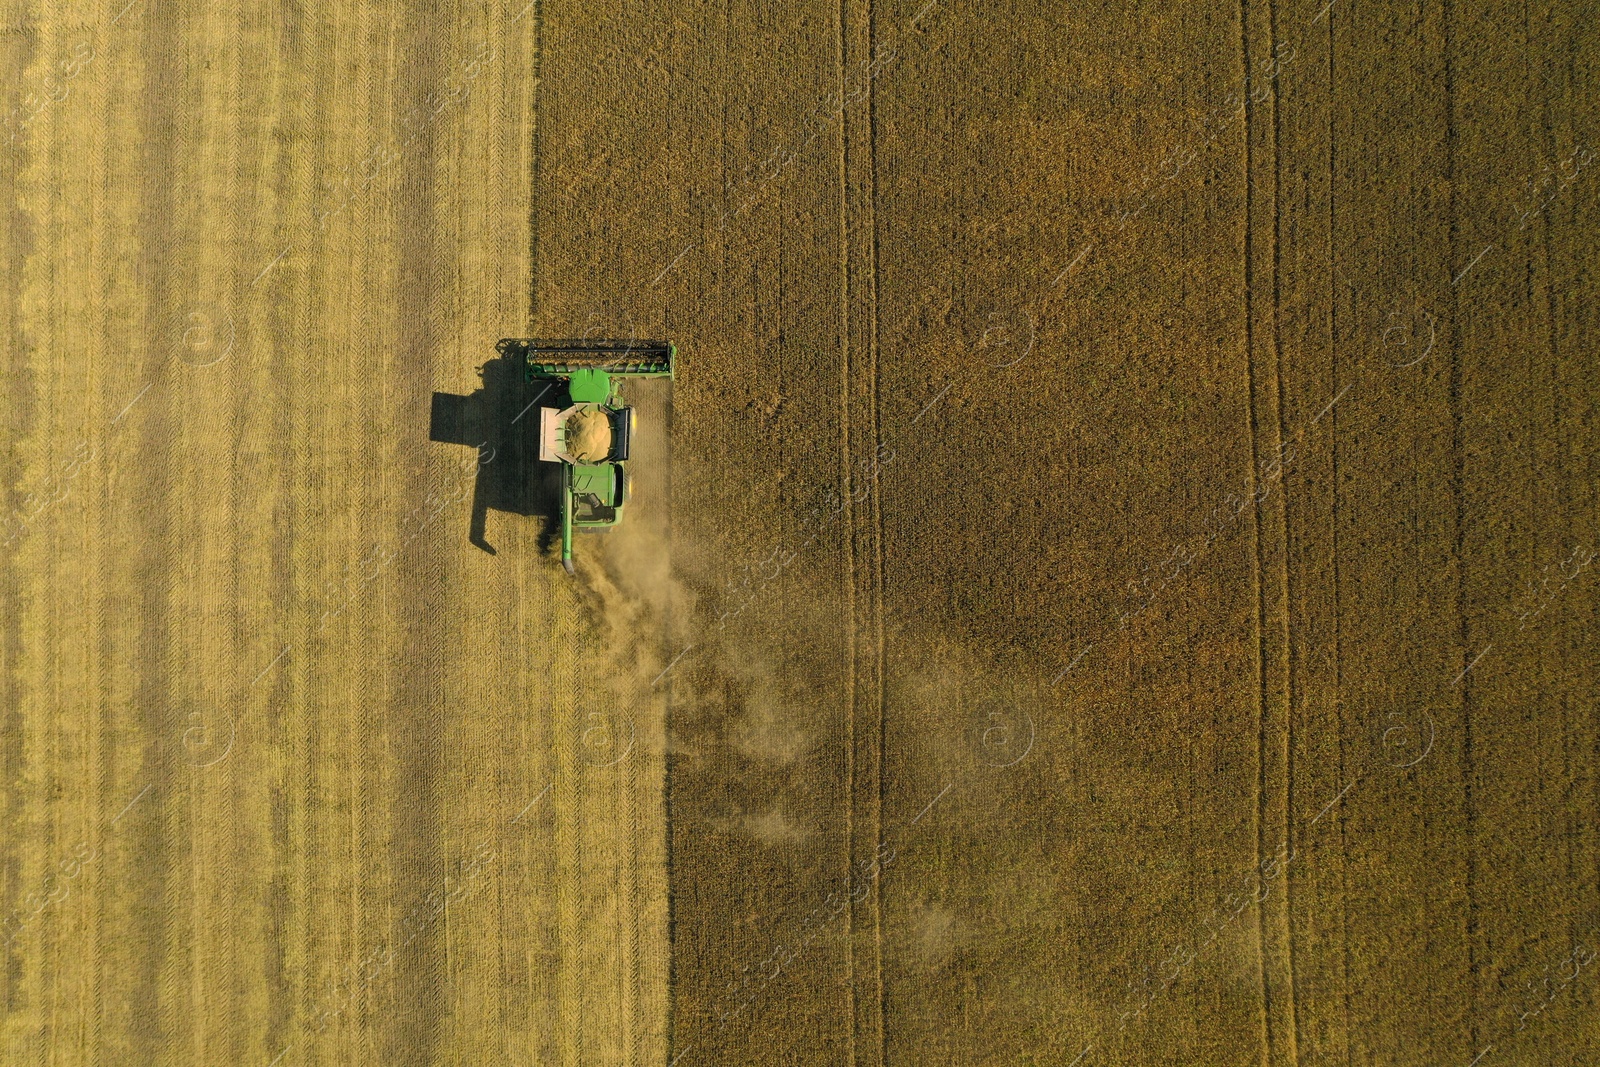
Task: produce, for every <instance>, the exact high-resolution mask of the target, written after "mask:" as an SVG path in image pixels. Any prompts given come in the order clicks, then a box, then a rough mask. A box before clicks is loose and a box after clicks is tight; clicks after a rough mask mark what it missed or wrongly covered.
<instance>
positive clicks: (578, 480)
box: [496, 337, 678, 574]
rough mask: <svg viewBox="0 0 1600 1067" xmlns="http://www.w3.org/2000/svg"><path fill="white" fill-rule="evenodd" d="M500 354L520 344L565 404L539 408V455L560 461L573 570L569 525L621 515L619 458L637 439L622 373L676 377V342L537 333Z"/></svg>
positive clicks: (589, 525) (534, 378)
mask: <svg viewBox="0 0 1600 1067" xmlns="http://www.w3.org/2000/svg"><path fill="white" fill-rule="evenodd" d="M496 347H497V348H498V349H499V350H500V353H501V355H513V354H514V353H517V352H520V353H521V355H522V361H523V366H524V367H525V368H526V369H527V381H528V383H529V384H530V385H535V384H538V383H540V382H544V383H546V384H545V392H544V393H543V394H541V398H542V397H544V396H551V398H552V399H553V400H555V401H557V402H559V403H560V405H561V406H560V407H540V408H539V459H540V460H542V461H544V462H546V463H550V462H557V461H559V462H560V464H561V565H562V566H564V567H566V568H567V573H568V574H571V573H572V531H573V529H574V528H577V529H579V530H606V529H610V528H611V527H613V526H615V525H616V524H617V523H618V522H620V521H621V520H622V507H623V505H624V504H626V503H627V501H628V479H627V474H626V472H625V471H624V470H623V467H622V464H623V461H625V460H626V459H627V458H628V449H629V446H630V443H631V442H632V440H633V429H634V416H633V409H632V408H630V407H628V406H627V405H626V404H624V403H623V400H622V394H621V393H620V392H618V385H619V384H620V383H619V382H618V381H617V379H619V378H671V377H672V373H673V367H674V364H675V363H676V361H677V355H678V350H677V348H676V346H674V345H672V344H670V343H668V342H666V341H592V340H577V341H539V340H534V339H533V338H525V337H508V338H506V339H505V340H503V341H501V342H500V343H499V345H497V346H496Z"/></svg>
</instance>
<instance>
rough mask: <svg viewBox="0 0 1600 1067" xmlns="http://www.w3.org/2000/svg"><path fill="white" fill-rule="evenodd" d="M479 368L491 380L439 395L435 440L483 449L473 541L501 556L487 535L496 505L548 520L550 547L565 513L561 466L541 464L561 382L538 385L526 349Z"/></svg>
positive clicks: (544, 538) (543, 544) (545, 540)
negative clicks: (544, 428)
mask: <svg viewBox="0 0 1600 1067" xmlns="http://www.w3.org/2000/svg"><path fill="white" fill-rule="evenodd" d="M478 373H479V374H480V375H481V376H482V378H483V385H482V386H481V387H480V388H478V389H477V390H475V391H474V392H472V393H470V394H468V395H466V396H460V395H458V394H455V393H434V394H433V415H432V418H431V420H430V423H429V427H428V438H429V440H432V441H438V442H440V443H443V444H452V445H466V446H467V447H469V448H477V449H478V450H479V452H480V453H481V454H482V457H483V462H481V463H480V464H479V466H478V475H477V484H476V485H474V486H473V491H472V525H471V534H470V536H471V540H472V543H473V544H475V545H477V546H478V547H479V548H481V549H483V550H484V551H485V552H488V553H489V554H491V555H493V554H494V546H493V545H491V544H489V542H488V540H487V539H486V537H485V534H486V531H487V527H488V515H489V509H491V508H493V509H494V510H495V511H504V512H508V513H510V514H512V515H527V516H536V517H538V518H542V519H544V520H545V524H544V531H543V533H542V535H541V537H540V546H539V547H540V550H541V551H546V550H548V549H549V547H550V542H551V539H552V538H553V537H554V536H555V535H556V533H557V529H556V527H557V524H558V522H559V520H560V517H561V464H560V463H559V462H557V463H541V462H539V443H538V440H537V435H538V427H539V407H538V405H539V403H540V401H541V400H542V401H543V402H544V403H546V404H550V403H553V402H554V400H555V398H554V397H553V396H552V395H551V394H552V393H553V392H554V391H555V384H554V383H552V382H539V383H537V384H530V383H529V382H528V380H527V370H526V367H525V365H524V361H523V353H522V352H521V351H520V350H515V349H510V350H508V349H506V348H504V347H502V348H501V351H500V355H499V357H498V358H496V359H491V360H490V361H489V362H487V363H485V364H484V365H483V366H482V367H480V368H479V371H478ZM530 420H531V422H530Z"/></svg>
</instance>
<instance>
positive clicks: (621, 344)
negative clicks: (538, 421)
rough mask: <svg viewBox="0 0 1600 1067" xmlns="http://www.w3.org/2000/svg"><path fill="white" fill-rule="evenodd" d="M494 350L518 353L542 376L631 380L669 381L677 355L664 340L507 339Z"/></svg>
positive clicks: (531, 370) (535, 372)
mask: <svg viewBox="0 0 1600 1067" xmlns="http://www.w3.org/2000/svg"><path fill="white" fill-rule="evenodd" d="M496 347H497V348H498V349H499V350H500V351H501V352H502V353H510V352H512V351H518V352H521V353H522V356H523V360H524V361H525V363H526V365H527V367H528V370H529V371H530V372H531V373H533V374H537V375H539V376H541V377H542V376H547V375H555V376H562V375H570V374H571V373H572V372H573V371H577V370H598V371H604V372H606V373H607V374H615V375H625V376H627V377H631V378H670V377H672V372H673V364H674V362H675V357H676V355H677V352H676V350H675V349H674V347H673V346H672V345H671V344H669V343H667V342H665V341H592V340H586V339H579V340H565V341H541V340H538V339H536V338H532V337H508V338H506V339H505V340H503V341H501V342H500V343H499V345H497V346H496Z"/></svg>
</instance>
